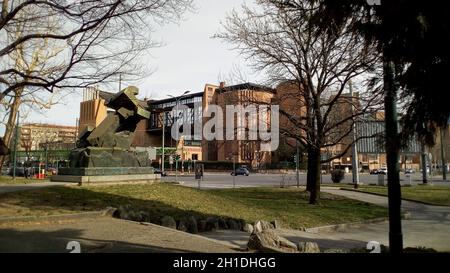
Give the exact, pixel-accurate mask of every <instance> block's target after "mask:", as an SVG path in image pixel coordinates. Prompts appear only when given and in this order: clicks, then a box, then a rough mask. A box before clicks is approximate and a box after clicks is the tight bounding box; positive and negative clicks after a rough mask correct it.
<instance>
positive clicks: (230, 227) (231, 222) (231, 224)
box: [227, 219, 241, 230]
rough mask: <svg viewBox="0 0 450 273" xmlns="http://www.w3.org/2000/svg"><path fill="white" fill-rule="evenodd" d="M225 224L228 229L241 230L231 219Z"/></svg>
mask: <svg viewBox="0 0 450 273" xmlns="http://www.w3.org/2000/svg"><path fill="white" fill-rule="evenodd" d="M227 224H228V227H229V229H232V230H241V227H240V225H239V224H238V222H236V221H235V220H233V219H228V221H227Z"/></svg>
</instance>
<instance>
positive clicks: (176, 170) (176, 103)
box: [163, 91, 190, 181]
mask: <svg viewBox="0 0 450 273" xmlns="http://www.w3.org/2000/svg"><path fill="white" fill-rule="evenodd" d="M189 93H190V91H185V92H184V93H183V94H182V95H181V96H179V97H178V98H177V97H174V96H172V95H168V96H169V97H171V98H174V99H175V115H176V120H174V121H173V123H175V122H178V102H179V101H180V100H181V99H182V98H183V97H184V96H186V95H187V94H189ZM173 123H172V126H173ZM178 133H179V129H178V128H177V134H176V137H175V138H176V139H175V140H176V143H175V180H176V181H177V180H178V158H177V155H178V141H179V139H178V138H179V137H178ZM163 150H164V148H163Z"/></svg>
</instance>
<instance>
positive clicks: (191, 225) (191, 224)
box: [186, 216, 198, 234]
mask: <svg viewBox="0 0 450 273" xmlns="http://www.w3.org/2000/svg"><path fill="white" fill-rule="evenodd" d="M186 225H187V231H188V232H190V233H194V234H195V233H198V227H197V220H196V219H195V217H194V216H191V217H189V218H188V219H187V221H186Z"/></svg>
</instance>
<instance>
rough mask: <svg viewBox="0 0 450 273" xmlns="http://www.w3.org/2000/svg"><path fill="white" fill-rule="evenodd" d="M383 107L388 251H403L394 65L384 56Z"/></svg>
mask: <svg viewBox="0 0 450 273" xmlns="http://www.w3.org/2000/svg"><path fill="white" fill-rule="evenodd" d="M383 70H384V71H383V72H384V92H385V97H384V106H385V125H386V136H385V141H386V157H387V169H388V174H387V175H388V202H389V249H390V252H391V253H401V252H402V251H403V235H402V220H401V188H400V173H399V170H400V168H399V163H398V161H399V155H400V141H399V137H398V118H397V90H396V85H395V82H394V64H393V62H392V61H389V60H387V58H386V56H384V61H383Z"/></svg>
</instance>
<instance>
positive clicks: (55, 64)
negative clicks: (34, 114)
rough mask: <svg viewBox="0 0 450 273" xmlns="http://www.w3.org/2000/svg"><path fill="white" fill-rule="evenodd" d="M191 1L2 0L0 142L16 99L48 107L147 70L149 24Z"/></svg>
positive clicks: (171, 17)
mask: <svg viewBox="0 0 450 273" xmlns="http://www.w3.org/2000/svg"><path fill="white" fill-rule="evenodd" d="M191 4H192V0H151V1H144V0H132V1H123V0H113V1H109V0H99V1H57V0H51V1H32V0H16V1H10V0H4V1H2V6H1V16H0V39H1V40H2V45H1V46H0V88H1V92H0V101H1V103H2V106H4V107H5V116H4V118H3V120H4V124H5V127H6V130H5V136H4V139H3V140H4V144H5V145H6V146H7V147H9V146H10V143H11V136H12V130H13V128H14V124H15V121H16V119H17V112H18V111H19V109H20V108H21V106H22V108H23V106H25V109H24V110H25V111H26V112H29V111H30V110H36V109H38V110H39V109H48V108H50V107H51V106H52V105H54V104H56V103H58V102H60V100H59V98H60V96H61V95H66V94H67V92H70V91H69V90H72V89H73V88H83V87H86V86H90V85H94V84H98V83H102V84H107V83H109V82H114V81H117V79H118V78H119V75H120V77H124V78H127V79H128V80H133V79H138V78H140V77H143V76H145V75H147V74H148V69H147V68H148V67H147V65H145V64H144V63H143V61H141V60H140V59H139V57H140V56H142V54H143V53H145V51H147V50H149V49H150V48H152V47H155V46H159V45H160V43H157V42H156V41H154V40H153V39H152V36H151V32H152V30H153V28H152V26H153V25H155V24H162V23H165V22H169V21H175V20H178V19H180V16H181V15H182V14H183V12H185V11H186V10H187V9H189V8H190V7H191ZM141 59H142V58H141ZM46 91H50V92H51V94H50V95H48V94H45V93H47V92H46ZM61 92H65V93H61ZM58 94H59V95H58ZM1 161H2V163H3V161H4V158H3V157H2V159H1Z"/></svg>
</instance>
